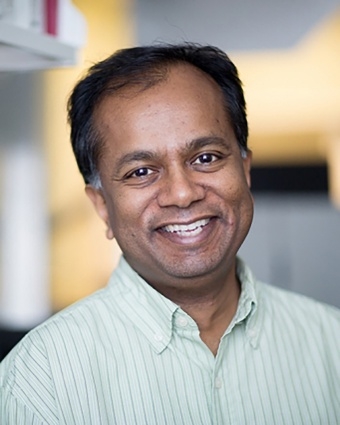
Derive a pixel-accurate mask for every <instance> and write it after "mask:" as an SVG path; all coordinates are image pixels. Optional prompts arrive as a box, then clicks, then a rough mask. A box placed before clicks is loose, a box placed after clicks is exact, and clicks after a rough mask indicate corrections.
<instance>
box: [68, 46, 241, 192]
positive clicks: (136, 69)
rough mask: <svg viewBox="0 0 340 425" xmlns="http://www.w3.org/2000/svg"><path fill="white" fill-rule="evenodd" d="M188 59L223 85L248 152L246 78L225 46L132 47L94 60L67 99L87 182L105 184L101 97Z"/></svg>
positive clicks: (148, 82)
mask: <svg viewBox="0 0 340 425" xmlns="http://www.w3.org/2000/svg"><path fill="white" fill-rule="evenodd" d="M183 62H184V63H189V64H191V65H193V66H195V67H197V68H199V69H201V70H202V71H203V72H205V73H206V74H208V75H210V76H211V77H212V78H213V79H214V80H215V81H216V82H217V84H218V85H219V86H220V88H221V90H222V93H223V96H224V100H225V107H226V109H227V113H228V116H229V119H230V124H231V126H232V127H233V130H234V133H235V136H236V138H237V141H238V144H239V147H240V149H241V152H242V153H243V154H245V153H246V152H247V139H248V124H247V117H246V105H245V100H244V95H243V90H242V84H241V81H240V79H239V77H238V72H237V69H236V67H235V65H234V64H233V63H232V62H231V60H230V59H229V57H228V56H227V55H226V54H225V53H224V52H223V51H222V50H220V49H218V48H217V47H213V46H201V45H198V44H192V43H185V44H180V45H168V44H166V45H153V46H145V47H134V48H128V49H123V50H119V51H118V52H116V53H115V54H113V55H112V56H110V57H108V58H107V59H105V60H103V61H101V62H98V63H97V64H95V65H93V66H92V67H91V68H90V69H89V71H88V73H87V75H86V76H85V77H84V78H83V79H82V80H80V81H79V82H78V83H77V85H76V86H75V88H74V90H73V92H72V94H71V96H70V98H69V101H68V120H69V123H70V126H71V142H72V148H73V152H74V154H75V157H76V160H77V164H78V167H79V170H80V172H81V174H82V175H83V178H84V180H85V182H86V183H90V184H93V185H95V186H96V185H97V186H98V185H100V179H99V174H98V170H97V164H98V159H99V155H100V153H101V140H100V132H99V130H98V129H96V128H95V124H94V119H93V115H94V111H95V108H96V106H98V104H99V103H100V101H101V100H102V98H103V97H104V96H107V95H111V94H112V95H114V94H117V93H118V91H119V90H121V89H123V88H125V87H130V86H134V85H137V86H141V88H142V89H147V88H148V87H151V86H153V85H155V84H157V83H158V82H160V81H162V80H163V79H164V78H165V77H166V74H167V71H168V68H169V67H170V66H172V65H175V64H178V63H183Z"/></svg>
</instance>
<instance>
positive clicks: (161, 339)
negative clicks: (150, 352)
mask: <svg viewBox="0 0 340 425" xmlns="http://www.w3.org/2000/svg"><path fill="white" fill-rule="evenodd" d="M153 337H154V340H155V341H157V342H161V341H163V335H161V334H155V335H154V336H153Z"/></svg>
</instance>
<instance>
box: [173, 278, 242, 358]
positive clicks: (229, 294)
mask: <svg viewBox="0 0 340 425" xmlns="http://www.w3.org/2000/svg"><path fill="white" fill-rule="evenodd" d="M240 292H241V290H240V285H239V282H238V281H237V279H236V277H235V279H234V282H233V284H232V285H228V287H223V288H221V291H220V292H216V293H215V294H214V295H211V296H210V298H206V299H203V300H199V301H197V302H196V303H195V302H192V303H182V304H179V305H180V307H181V308H182V309H183V310H184V311H185V312H186V313H187V314H189V316H191V317H192V318H193V319H194V320H195V322H196V323H197V326H198V328H199V330H200V337H201V339H202V341H203V342H204V343H205V344H206V345H207V347H208V348H209V349H210V351H211V352H212V353H213V354H214V355H216V354H217V350H218V347H219V343H220V339H221V337H222V335H223V334H224V332H225V331H226V329H227V328H228V326H229V324H230V323H231V321H232V319H233V317H234V316H235V313H236V310H237V306H238V300H239V297H240Z"/></svg>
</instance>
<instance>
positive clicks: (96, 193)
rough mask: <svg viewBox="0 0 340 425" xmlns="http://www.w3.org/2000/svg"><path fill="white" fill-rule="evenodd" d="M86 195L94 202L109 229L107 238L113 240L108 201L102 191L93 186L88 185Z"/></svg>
mask: <svg viewBox="0 0 340 425" xmlns="http://www.w3.org/2000/svg"><path fill="white" fill-rule="evenodd" d="M85 193H86V195H87V196H88V197H89V199H90V201H91V202H92V204H93V206H94V208H95V210H96V212H97V214H98V215H99V217H100V218H101V219H102V220H103V221H104V223H105V225H106V227H107V229H106V237H107V238H108V239H113V238H114V234H113V231H112V228H111V225H110V220H109V212H108V209H107V205H106V201H105V199H104V195H103V193H102V191H101V190H100V189H95V188H94V187H93V186H91V185H86V187H85Z"/></svg>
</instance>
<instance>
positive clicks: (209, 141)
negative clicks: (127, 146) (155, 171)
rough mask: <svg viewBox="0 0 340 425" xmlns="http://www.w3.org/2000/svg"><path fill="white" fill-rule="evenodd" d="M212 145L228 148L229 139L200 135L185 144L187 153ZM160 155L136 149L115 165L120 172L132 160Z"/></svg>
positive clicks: (149, 158) (148, 159)
mask: <svg viewBox="0 0 340 425" xmlns="http://www.w3.org/2000/svg"><path fill="white" fill-rule="evenodd" d="M211 145H217V146H220V147H221V148H223V149H228V148H229V145H228V143H227V141H226V140H225V139H224V138H222V137H218V136H205V137H198V138H197V139H193V140H190V141H189V142H187V143H186V144H185V146H184V152H185V153H186V154H188V153H190V152H192V151H194V150H198V149H202V148H204V147H207V146H211ZM158 156H159V155H158V154H157V152H156V151H151V150H142V149H141V150H136V151H133V152H129V153H127V154H125V155H122V156H121V157H120V158H119V159H118V161H117V164H116V167H115V173H119V172H120V171H121V169H122V167H123V166H124V165H126V164H129V163H132V162H138V161H152V160H154V159H156V158H157V157H158Z"/></svg>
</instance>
